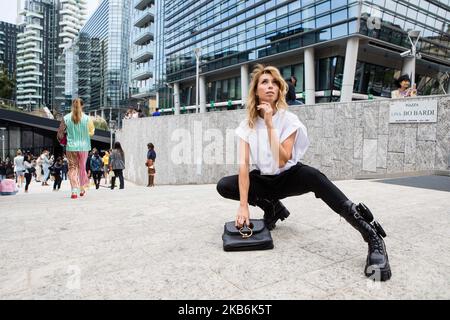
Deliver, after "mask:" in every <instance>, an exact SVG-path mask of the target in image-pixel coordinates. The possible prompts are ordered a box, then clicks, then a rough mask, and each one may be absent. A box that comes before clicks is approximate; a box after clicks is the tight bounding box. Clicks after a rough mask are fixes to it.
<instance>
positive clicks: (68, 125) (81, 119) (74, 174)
mask: <svg viewBox="0 0 450 320" xmlns="http://www.w3.org/2000/svg"><path fill="white" fill-rule="evenodd" d="M83 106H84V103H83V100H81V99H75V100H73V102H72V112H71V113H69V114H67V115H66V116H64V120H63V121H64V125H65V129H66V133H67V146H66V156H67V160H68V162H69V180H70V186H71V188H72V195H71V198H72V199H76V198H77V197H78V194H79V195H80V197H82V196H84V194H85V193H86V189H87V188H88V187H89V179H88V177H87V173H86V160H87V157H88V152H89V150H91V137H92V136H93V135H94V132H95V127H94V122H93V121H92V119H91V118H90V117H89V116H88V115H87V114H85V113H83Z"/></svg>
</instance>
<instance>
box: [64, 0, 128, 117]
mask: <svg viewBox="0 0 450 320" xmlns="http://www.w3.org/2000/svg"><path fill="white" fill-rule="evenodd" d="M131 4H132V3H131V1H128V0H103V1H102V2H101V4H100V5H99V7H98V8H97V10H96V11H95V12H94V13H93V14H92V16H91V17H90V18H89V20H88V21H87V23H86V24H85V25H84V27H83V28H82V29H81V31H80V34H79V36H78V37H77V38H76V39H75V40H74V42H73V44H72V46H71V47H69V48H68V49H67V51H66V52H67V53H66V55H65V58H66V63H65V65H66V82H65V99H66V104H65V112H69V111H70V104H69V103H67V102H70V101H71V100H72V99H73V98H76V97H80V98H82V99H83V101H84V103H85V110H86V112H88V113H90V114H92V115H94V114H98V115H101V116H102V117H104V118H105V119H107V120H108V121H109V120H110V119H113V120H115V121H120V118H121V116H122V113H123V110H124V109H126V108H127V107H128V102H129V98H130V71H129V70H130V55H129V49H130V43H131V42H130V20H131V19H130V15H131ZM67 54H68V55H69V58H68V55H67ZM70 80H71V82H70Z"/></svg>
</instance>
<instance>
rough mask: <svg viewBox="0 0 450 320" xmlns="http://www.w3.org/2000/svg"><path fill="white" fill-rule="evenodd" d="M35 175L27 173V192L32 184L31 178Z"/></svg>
mask: <svg viewBox="0 0 450 320" xmlns="http://www.w3.org/2000/svg"><path fill="white" fill-rule="evenodd" d="M32 177H33V175H32V174H31V173H28V172H25V191H28V186H29V185H30V183H31V178H32Z"/></svg>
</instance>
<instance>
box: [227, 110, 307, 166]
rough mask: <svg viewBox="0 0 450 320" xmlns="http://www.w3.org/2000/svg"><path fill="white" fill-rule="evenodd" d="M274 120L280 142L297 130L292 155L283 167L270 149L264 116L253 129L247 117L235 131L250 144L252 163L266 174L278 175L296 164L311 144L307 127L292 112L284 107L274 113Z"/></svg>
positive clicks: (258, 119) (259, 118)
mask: <svg viewBox="0 0 450 320" xmlns="http://www.w3.org/2000/svg"><path fill="white" fill-rule="evenodd" d="M272 122H273V127H274V129H275V132H276V133H277V135H278V139H279V141H280V144H281V143H283V142H284V141H285V140H286V139H287V138H288V137H289V136H290V135H291V134H292V133H294V132H295V131H297V134H296V136H295V143H294V146H293V150H292V157H291V159H289V161H288V162H287V163H286V165H285V166H284V167H282V168H279V165H278V161H276V159H275V158H274V156H273V154H272V152H271V150H270V144H269V136H268V133H267V127H266V123H265V122H264V119H263V118H261V117H258V118H257V120H256V123H255V127H254V128H253V129H250V128H249V126H248V120H247V119H246V120H244V121H242V122H241V123H240V125H239V127H238V128H237V129H236V131H235V133H236V135H238V136H239V137H240V138H241V139H243V140H244V141H246V142H247V143H248V144H249V145H250V158H251V159H250V164H252V165H253V166H254V167H255V168H256V169H258V170H260V171H261V174H264V175H278V174H280V173H281V172H283V171H286V170H288V169H289V168H291V167H292V166H294V165H296V164H297V162H298V161H299V160H300V159H301V158H302V157H303V156H304V155H305V153H306V150H307V149H308V146H309V139H308V134H307V131H306V127H305V126H304V125H303V123H301V122H300V120H299V119H298V117H297V116H296V115H295V114H293V113H292V112H289V111H287V110H284V109H281V110H278V111H277V112H276V113H275V114H274V115H273V117H272Z"/></svg>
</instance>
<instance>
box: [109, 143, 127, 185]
mask: <svg viewBox="0 0 450 320" xmlns="http://www.w3.org/2000/svg"><path fill="white" fill-rule="evenodd" d="M123 169H125V154H124V152H123V149H122V146H121V145H120V142H119V141H116V142H115V143H114V149H113V151H112V152H111V154H110V156H109V170H113V171H114V177H112V178H111V190H114V187H115V183H116V177H118V178H119V181H120V186H119V189H123V188H125V184H124V180H123Z"/></svg>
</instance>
